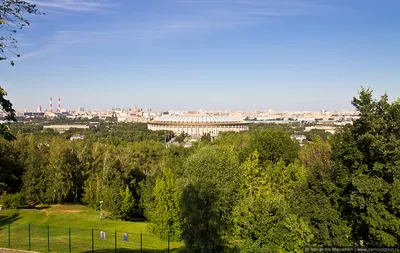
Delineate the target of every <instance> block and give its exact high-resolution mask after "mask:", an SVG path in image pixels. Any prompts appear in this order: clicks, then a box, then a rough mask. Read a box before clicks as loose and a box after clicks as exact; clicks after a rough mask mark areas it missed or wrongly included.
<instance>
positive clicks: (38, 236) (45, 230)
mask: <svg viewBox="0 0 400 253" xmlns="http://www.w3.org/2000/svg"><path fill="white" fill-rule="evenodd" d="M181 246H182V245H181V244H180V243H176V242H170V241H169V240H168V241H161V240H159V239H158V238H157V237H155V236H153V235H151V234H134V233H128V232H124V231H105V230H100V229H80V228H61V227H53V226H39V225H31V224H17V223H10V224H8V225H5V226H1V227H0V248H10V249H20V250H30V251H38V252H63V253H64V252H69V253H72V252H82V253H85V252H87V253H89V252H96V253H97V252H109V253H111V252H137V253H139V252H141V253H147V252H160V253H161V252H177V249H178V248H180V247H181ZM173 249H175V250H173Z"/></svg>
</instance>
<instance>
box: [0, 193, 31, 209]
mask: <svg viewBox="0 0 400 253" xmlns="http://www.w3.org/2000/svg"><path fill="white" fill-rule="evenodd" d="M1 203H2V205H3V208H4V209H17V208H18V207H21V206H24V205H25V204H26V201H25V197H24V196H23V194H22V193H20V192H18V193H14V194H7V193H6V194H4V195H3V197H2V198H1Z"/></svg>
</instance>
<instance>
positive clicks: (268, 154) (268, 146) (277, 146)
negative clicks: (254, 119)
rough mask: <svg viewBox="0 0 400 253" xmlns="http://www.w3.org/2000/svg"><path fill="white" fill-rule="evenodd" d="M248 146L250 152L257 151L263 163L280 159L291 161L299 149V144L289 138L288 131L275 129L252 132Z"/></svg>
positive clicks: (296, 155)
mask: <svg viewBox="0 0 400 253" xmlns="http://www.w3.org/2000/svg"><path fill="white" fill-rule="evenodd" d="M249 148H250V150H251V152H253V151H255V150H257V151H258V153H259V154H260V160H261V161H262V162H263V163H265V162H272V163H276V162H278V161H279V160H281V159H282V160H283V161H285V162H286V163H290V162H293V161H294V160H295V159H296V158H297V157H298V155H299V150H300V146H299V145H298V144H297V143H296V142H295V141H293V140H292V139H291V138H290V136H289V134H288V133H285V132H284V131H282V130H277V129H263V130H258V131H254V132H252V133H251V136H250V145H249Z"/></svg>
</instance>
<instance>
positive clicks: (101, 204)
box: [100, 200, 103, 220]
mask: <svg viewBox="0 0 400 253" xmlns="http://www.w3.org/2000/svg"><path fill="white" fill-rule="evenodd" d="M102 206H103V200H102V201H100V220H102V219H103V208H102Z"/></svg>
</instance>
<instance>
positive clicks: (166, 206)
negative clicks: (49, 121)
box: [149, 169, 181, 241]
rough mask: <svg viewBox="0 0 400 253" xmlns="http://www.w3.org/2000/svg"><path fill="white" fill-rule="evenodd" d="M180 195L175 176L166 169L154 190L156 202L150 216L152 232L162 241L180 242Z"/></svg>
mask: <svg viewBox="0 0 400 253" xmlns="http://www.w3.org/2000/svg"><path fill="white" fill-rule="evenodd" d="M180 194H181V192H180V190H179V189H178V185H177V182H176V178H175V175H174V174H173V173H172V171H171V170H170V169H164V170H163V171H162V174H161V176H160V177H159V178H157V180H156V183H155V186H154V188H153V197H154V202H153V203H152V206H151V211H150V215H149V220H150V222H151V223H152V231H153V232H154V233H155V234H157V235H159V236H160V238H162V239H168V238H170V240H175V241H178V240H180V226H181V210H180V208H181V207H180V198H181V196H180Z"/></svg>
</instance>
